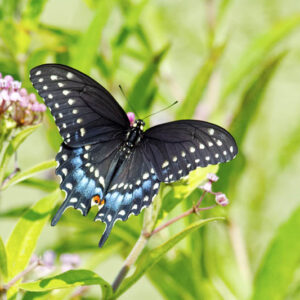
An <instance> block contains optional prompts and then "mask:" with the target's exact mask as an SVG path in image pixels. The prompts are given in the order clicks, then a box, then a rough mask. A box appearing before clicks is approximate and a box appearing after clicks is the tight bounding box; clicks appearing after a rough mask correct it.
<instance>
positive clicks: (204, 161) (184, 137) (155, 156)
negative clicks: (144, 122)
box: [142, 120, 237, 183]
mask: <svg viewBox="0 0 300 300" xmlns="http://www.w3.org/2000/svg"><path fill="white" fill-rule="evenodd" d="M142 145H143V149H144V152H145V155H146V157H147V159H148V160H150V161H151V162H152V163H153V166H154V169H155V172H156V174H157V176H158V179H159V180H160V181H163V182H167V183H168V182H173V181H176V180H179V179H180V178H182V177H184V176H186V175H188V174H189V172H190V171H192V170H194V169H196V168H197V167H206V166H207V165H209V164H212V165H214V164H219V163H222V162H226V161H229V160H231V159H233V158H234V157H235V156H236V154H237V146H236V143H235V141H234V139H233V137H232V136H231V135H230V133H229V132H228V131H226V130H225V129H224V128H222V127H219V126H217V125H215V124H211V123H208V122H204V121H197V120H180V121H175V122H170V123H165V124H161V125H157V126H154V127H152V128H150V129H148V130H147V131H146V132H145V135H144V139H143V142H142Z"/></svg>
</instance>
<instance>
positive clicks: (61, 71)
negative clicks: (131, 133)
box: [30, 64, 129, 147]
mask: <svg viewBox="0 0 300 300" xmlns="http://www.w3.org/2000/svg"><path fill="white" fill-rule="evenodd" d="M30 79H31V81H32V84H33V86H34V87H35V88H36V89H37V91H38V93H39V94H40V96H41V97H42V98H43V99H44V101H45V103H46V105H47V106H48V107H49V109H50V111H51V114H52V115H53V117H54V119H55V122H56V125H57V126H58V129H59V131H60V134H61V136H62V137H63V139H64V142H65V144H67V145H69V146H71V147H80V146H83V145H86V144H94V143H97V142H101V141H107V140H110V139H113V138H115V136H116V135H118V134H119V133H120V132H121V131H123V130H126V129H128V128H129V121H128V118H127V116H126V114H125V112H124V110H123V109H122V108H121V107H120V105H119V104H118V103H117V101H116V100H115V99H114V98H113V96H112V95H111V94H110V93H109V92H108V91H107V90H106V89H105V88H104V87H102V86H101V85H100V84H99V83H97V82H96V81H94V80H93V79H92V78H90V77H88V76H87V75H85V74H83V73H81V72H79V71H77V70H75V69H73V68H70V67H67V66H64V65H59V64H45V65H41V66H38V67H35V68H34V69H32V70H31V72H30Z"/></svg>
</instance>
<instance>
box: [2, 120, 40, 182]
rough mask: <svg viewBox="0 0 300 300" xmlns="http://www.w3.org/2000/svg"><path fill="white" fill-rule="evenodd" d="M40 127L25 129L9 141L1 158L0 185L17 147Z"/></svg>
mask: <svg viewBox="0 0 300 300" xmlns="http://www.w3.org/2000/svg"><path fill="white" fill-rule="evenodd" d="M39 126H40V125H39V124H38V125H34V126H30V127H26V128H25V129H23V130H22V131H20V132H19V133H18V134H17V135H16V136H15V137H14V138H12V139H11V141H10V143H9V144H8V146H7V148H6V149H5V152H4V154H3V157H2V161H1V164H0V183H1V182H3V176H4V174H5V171H6V168H7V165H8V163H9V160H10V158H11V157H12V155H13V154H14V153H15V152H16V150H17V149H18V147H19V146H20V145H21V144H22V143H23V141H24V140H25V139H26V138H27V137H28V136H29V135H30V134H31V133H32V132H33V131H34V130H36V129H37V128H38V127H39Z"/></svg>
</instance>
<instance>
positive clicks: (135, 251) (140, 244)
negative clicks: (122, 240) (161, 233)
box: [112, 232, 148, 292]
mask: <svg viewBox="0 0 300 300" xmlns="http://www.w3.org/2000/svg"><path fill="white" fill-rule="evenodd" d="M147 241H148V238H147V237H146V236H145V235H144V234H143V232H142V234H141V235H140V237H139V239H138V240H137V242H136V244H135V245H134V247H133V248H132V250H131V252H130V253H129V255H128V256H127V258H126V260H125V262H124V265H123V267H122V268H121V270H120V271H119V273H118V275H117V277H116V278H115V280H114V282H113V284H112V288H113V290H114V292H115V291H116V290H117V289H118V287H119V286H120V284H121V282H122V281H123V280H124V278H125V276H126V275H127V273H128V271H129V269H130V267H131V266H132V265H133V264H134V263H135V262H136V260H137V258H138V257H139V255H140V253H141V252H142V251H143V249H144V248H145V246H146V244H147Z"/></svg>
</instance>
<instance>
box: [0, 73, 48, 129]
mask: <svg viewBox="0 0 300 300" xmlns="http://www.w3.org/2000/svg"><path fill="white" fill-rule="evenodd" d="M21 85H22V84H21V82H20V81H17V80H14V78H13V77H12V76H10V75H6V76H5V77H2V74H1V73H0V118H2V117H3V116H4V117H8V118H11V119H13V120H14V121H15V122H16V123H17V126H24V125H32V124H35V123H37V122H38V121H40V120H41V116H42V112H44V111H45V110H46V106H45V105H44V104H42V103H39V102H38V101H37V99H36V96H35V94H33V93H31V94H28V92H27V90H26V89H25V88H21Z"/></svg>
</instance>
